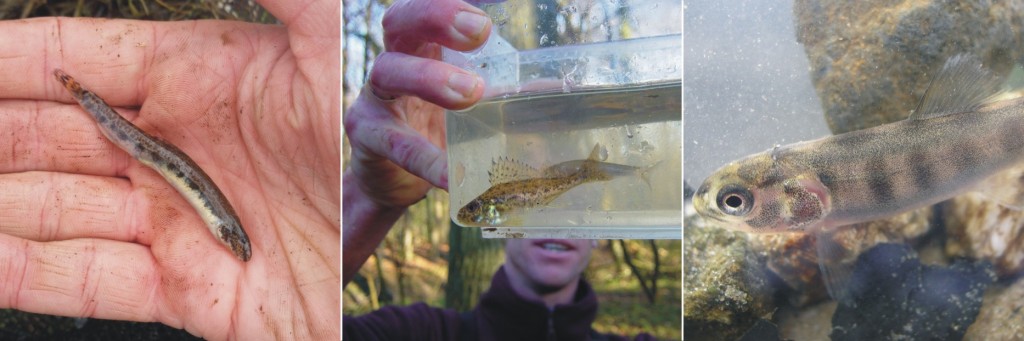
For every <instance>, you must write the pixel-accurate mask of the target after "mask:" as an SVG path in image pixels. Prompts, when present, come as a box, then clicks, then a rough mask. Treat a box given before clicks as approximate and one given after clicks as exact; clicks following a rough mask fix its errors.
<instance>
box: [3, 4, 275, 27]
mask: <svg viewBox="0 0 1024 341" xmlns="http://www.w3.org/2000/svg"><path fill="white" fill-rule="evenodd" d="M46 16H65V17H93V18H121V19H142V20H163V21H170V20H191V19H227V20H241V21H249V22H258V23H268V24H269V23H276V22H277V19H275V18H274V17H273V16H271V15H270V14H269V13H267V11H266V10H264V9H263V7H260V6H259V5H258V4H256V2H255V1H253V0H205V1H204V0H90V1H82V0H66V1H54V0H50V1H45V0H0V19H19V18H31V17H46Z"/></svg>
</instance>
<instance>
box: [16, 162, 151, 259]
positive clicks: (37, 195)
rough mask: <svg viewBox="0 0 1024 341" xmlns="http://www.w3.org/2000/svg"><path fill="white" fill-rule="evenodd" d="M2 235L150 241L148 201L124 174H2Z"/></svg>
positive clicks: (146, 242) (39, 238) (39, 239)
mask: <svg viewBox="0 0 1024 341" xmlns="http://www.w3.org/2000/svg"><path fill="white" fill-rule="evenodd" d="M0 188H3V191H0V234H6V235H11V236H15V237H19V238H24V239H28V240H32V241H54V240H67V239H73V238H84V237H90V238H103V239H112V240H120V241H137V242H139V243H142V244H145V245H148V244H149V243H150V242H151V239H152V237H153V233H152V232H151V231H149V230H150V229H151V227H149V226H141V225H140V223H141V222H142V221H141V220H140V219H138V217H142V216H144V214H141V213H143V212H142V210H143V207H145V203H146V202H147V200H145V198H144V197H143V196H141V195H138V193H133V191H132V188H131V184H130V183H129V182H128V181H127V180H124V179H119V178H111V177H97V176H87V175H74V174H63V173H46V172H26V173H15V174H2V175H0Z"/></svg>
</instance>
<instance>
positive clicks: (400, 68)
mask: <svg viewBox="0 0 1024 341" xmlns="http://www.w3.org/2000/svg"><path fill="white" fill-rule="evenodd" d="M369 84H370V85H369V86H371V87H373V88H372V89H370V91H373V93H374V94H376V96H381V97H382V99H387V98H388V97H392V98H393V97H398V96H402V95H411V96H416V97H419V98H422V99H424V100H426V101H428V102H431V103H434V104H437V105H439V106H442V107H444V108H448V109H463V108H467V107H469V106H471V105H473V103H476V101H478V100H479V99H480V97H481V96H483V92H484V87H483V80H482V79H481V78H480V76H477V75H476V74H474V73H472V72H469V71H466V70H462V69H460V68H457V67H455V66H452V65H449V64H446V63H443V62H440V61H437V60H433V59H427V58H420V57H415V56H410V55H405V54H401V53H393V52H386V53H383V54H381V55H380V56H378V57H377V60H376V61H375V62H374V65H373V70H371V71H370V82H369Z"/></svg>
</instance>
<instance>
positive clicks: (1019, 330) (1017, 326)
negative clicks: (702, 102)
mask: <svg viewBox="0 0 1024 341" xmlns="http://www.w3.org/2000/svg"><path fill="white" fill-rule="evenodd" d="M1022 321H1024V281H1021V280H1017V281H1015V282H1013V283H1011V285H1010V286H1009V287H1005V286H1004V287H995V288H991V289H989V290H988V291H986V292H985V302H984V303H983V304H982V306H981V312H980V313H978V318H977V321H976V322H974V324H972V325H971V327H970V328H968V329H967V334H966V335H964V341H992V340H1024V323H1021V322H1022Z"/></svg>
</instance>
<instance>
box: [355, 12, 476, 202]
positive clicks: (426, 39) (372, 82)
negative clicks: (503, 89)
mask: <svg viewBox="0 0 1024 341" xmlns="http://www.w3.org/2000/svg"><path fill="white" fill-rule="evenodd" d="M383 27H384V45H385V49H386V50H387V52H384V53H382V54H380V55H379V56H377V59H376V61H375V62H374V66H373V70H372V72H371V73H370V77H369V81H368V82H367V83H366V85H365V86H364V87H363V90H362V91H361V92H360V94H359V98H358V99H356V101H355V102H354V103H353V104H352V106H351V107H350V108H349V109H348V110H347V112H346V114H345V117H344V120H345V131H346V133H347V134H348V138H349V142H350V143H351V146H352V157H351V159H350V163H349V172H351V174H352V175H353V176H354V178H355V179H356V180H355V181H354V184H356V185H357V186H359V187H360V188H359V189H360V190H361V191H362V192H364V193H365V194H366V195H368V196H369V197H370V199H371V200H373V201H374V202H375V203H377V204H378V205H381V206H383V207H399V208H404V207H406V206H409V205H412V204H414V203H416V202H417V201H419V200H420V199H422V198H423V197H424V195H426V192H427V191H428V190H429V189H430V188H431V187H432V186H437V187H441V188H445V189H447V188H448V158H447V155H446V154H445V151H444V148H445V134H444V133H445V126H444V117H443V112H444V109H445V108H448V109H461V108H466V107H468V106H470V105H472V104H473V103H475V102H476V101H477V100H479V99H480V97H481V96H482V95H483V90H484V89H483V81H482V80H481V79H480V78H479V77H478V76H476V75H475V74H473V73H471V72H468V71H465V70H462V69H459V68H457V67H455V66H452V65H449V64H446V63H444V62H441V61H440V58H441V47H442V46H446V47H448V48H451V49H455V50H470V49H473V48H476V47H479V46H480V45H482V44H483V43H484V41H486V40H487V36H488V35H489V33H490V27H491V22H490V19H489V18H488V17H487V15H486V14H485V13H484V12H483V11H481V10H480V9H478V8H476V7H473V6H472V5H470V4H467V3H465V2H462V1H458V0H447V1H418V0H417V1H402V2H398V3H396V4H395V5H394V6H392V7H391V8H389V9H388V11H387V13H385V15H384V21H383Z"/></svg>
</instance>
